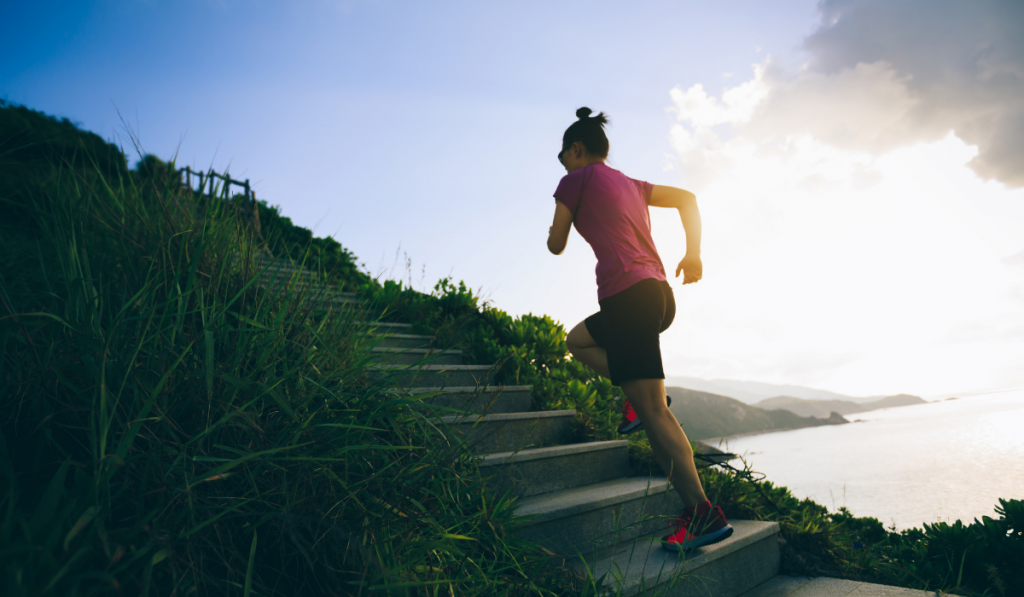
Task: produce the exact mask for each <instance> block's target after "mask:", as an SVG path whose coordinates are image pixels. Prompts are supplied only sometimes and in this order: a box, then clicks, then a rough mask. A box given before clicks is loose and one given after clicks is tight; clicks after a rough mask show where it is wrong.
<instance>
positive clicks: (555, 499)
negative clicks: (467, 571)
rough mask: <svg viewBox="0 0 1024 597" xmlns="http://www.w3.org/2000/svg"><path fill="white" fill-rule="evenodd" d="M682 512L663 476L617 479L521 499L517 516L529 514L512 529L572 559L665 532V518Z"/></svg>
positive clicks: (666, 524)
mask: <svg viewBox="0 0 1024 597" xmlns="http://www.w3.org/2000/svg"><path fill="white" fill-rule="evenodd" d="M682 510H683V504H682V500H680V499H679V496H678V495H677V494H676V492H675V491H670V490H669V483H668V480H667V479H665V478H663V477H662V478H658V477H653V478H648V477H619V478H617V479H611V480H609V481H603V482H601V483H594V484H592V485H586V486H584V487H577V488H574V489H566V490H562V491H555V492H551V493H545V494H541V495H536V496H533V497H528V498H524V499H522V500H521V501H520V502H519V506H518V508H516V511H515V513H516V516H517V517H529V518H528V519H527V520H524V521H523V523H522V524H523V526H521V527H520V528H518V529H517V530H516V531H515V533H516V536H518V537H522V538H524V539H526V540H528V541H533V542H535V543H539V544H541V545H544V546H545V547H547V548H548V549H550V550H551V551H553V552H555V553H557V554H559V555H561V556H563V557H566V558H570V559H574V558H577V557H580V556H587V555H590V554H594V553H602V552H604V551H607V550H608V549H610V548H612V547H614V546H615V545H618V544H620V543H622V542H624V541H630V540H633V539H636V538H637V537H642V536H654V535H655V534H656V533H661V534H666V533H667V532H668V531H667V529H668V524H669V521H670V520H671V519H672V518H675V517H676V516H677V515H678V514H679V513H680V512H682ZM659 536H660V535H659Z"/></svg>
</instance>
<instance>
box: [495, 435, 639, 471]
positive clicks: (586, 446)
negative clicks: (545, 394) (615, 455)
mask: <svg viewBox="0 0 1024 597" xmlns="http://www.w3.org/2000/svg"><path fill="white" fill-rule="evenodd" d="M628 447H629V440H625V439H617V440H609V441H599V442H584V443H581V444H564V445H561V446H547V447H545V448H528V449H526V450H519V451H518V452H497V453H494V454H484V455H482V456H480V461H479V462H480V466H501V465H503V464H519V463H522V462H529V461H531V460H540V459H543V458H557V457H559V456H571V455H574V454H585V453H588V452H600V451H602V450H614V449H617V448H628Z"/></svg>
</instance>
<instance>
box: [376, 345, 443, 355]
mask: <svg viewBox="0 0 1024 597" xmlns="http://www.w3.org/2000/svg"><path fill="white" fill-rule="evenodd" d="M370 352H386V353H400V354H430V355H437V354H444V355H460V354H462V351H461V350H458V349H455V348H450V349H447V350H442V349H440V348H393V347H390V346H374V347H373V348H371V349H370Z"/></svg>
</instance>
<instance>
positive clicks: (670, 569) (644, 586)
mask: <svg viewBox="0 0 1024 597" xmlns="http://www.w3.org/2000/svg"><path fill="white" fill-rule="evenodd" d="M730 524H731V525H732V527H733V529H734V531H733V534H732V536H730V537H729V538H727V539H725V540H723V541H721V542H719V543H715V544H712V545H707V546H705V547H700V548H698V549H695V550H692V551H690V552H687V553H681V552H671V551H668V550H666V549H663V548H662V547H661V541H660V540H659V539H658V538H657V537H653V538H649V537H645V538H642V539H638V540H636V541H627V542H623V543H622V544H620V545H618V546H616V548H615V550H614V551H613V553H611V554H609V555H606V556H604V557H600V558H590V559H588V561H587V562H586V563H585V564H582V565H580V566H579V568H578V569H580V570H582V569H583V568H584V566H585V567H586V568H589V569H590V571H591V572H592V573H593V576H594V578H600V577H601V576H602V575H606V576H605V579H604V590H605V592H606V594H614V595H617V596H618V595H621V596H622V597H630V596H632V595H650V594H654V593H657V594H658V595H665V596H666V597H698V596H699V597H738V596H739V595H743V594H744V593H745V592H747V591H749V590H750V589H752V588H754V587H756V586H758V585H760V584H762V583H764V582H766V581H768V580H769V579H771V578H773V577H774V576H775V575H777V574H778V573H779V562H780V556H779V539H778V533H779V525H778V523H774V522H758V521H753V520H735V521H730ZM667 533H668V530H667V529H666V530H665V532H664V533H663V534H667ZM783 594H785V593H783ZM768 595H774V594H771V593H769V594H765V595H764V596H763V597H768ZM828 595H846V593H828ZM759 597H761V596H759Z"/></svg>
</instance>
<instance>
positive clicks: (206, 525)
mask: <svg viewBox="0 0 1024 597" xmlns="http://www.w3.org/2000/svg"><path fill="white" fill-rule="evenodd" d="M0 123H2V127H0V152H2V153H0V181H2V185H3V186H0V210H2V212H0V409H2V410H0V412H3V413H4V415H3V417H0V554H3V558H0V575H2V576H0V586H2V594H4V595H11V596H21V595H25V596H29V595H31V596H35V595H57V594H60V595H63V594H89V595H125V594H127V595H185V594H195V595H243V596H245V597H249V596H251V595H298V594H301V595H353V594H360V595H371V594H386V595H403V596H405V595H431V596H436V595H452V596H455V595H459V596H461V595H592V594H593V579H585V578H584V579H579V578H575V577H573V576H571V575H568V574H566V571H565V570H564V569H562V568H561V567H560V560H559V559H558V558H552V557H550V556H549V555H548V554H546V553H545V552H544V551H543V550H542V549H540V548H539V547H537V546H534V545H531V544H526V543H523V542H521V541H519V540H517V539H516V538H515V533H514V531H515V528H516V524H517V523H516V521H515V520H514V518H513V516H512V509H513V505H514V504H512V503H511V502H509V501H508V500H504V499H502V498H501V497H500V496H494V495H493V494H491V493H490V492H489V491H488V490H487V488H486V487H485V486H484V484H483V483H482V481H481V479H480V477H479V472H478V469H477V465H476V461H475V460H474V459H473V458H472V457H471V455H470V454H469V451H468V450H467V449H466V447H465V446H464V445H462V444H461V443H460V442H458V441H457V440H454V439H451V438H450V437H448V436H445V435H444V434H443V431H442V432H441V435H439V431H438V421H437V419H436V417H435V416H434V415H435V413H434V412H433V411H431V409H430V408H429V407H426V406H425V405H423V404H422V403H420V402H418V401H417V400H414V399H412V398H408V397H403V396H402V395H401V394H396V393H395V391H394V388H393V387H392V385H393V384H391V383H390V382H389V380H388V379H387V378H386V377H381V376H375V375H370V374H369V373H368V371H367V367H366V365H367V364H368V363H369V362H370V360H371V359H370V356H369V354H368V349H369V347H370V346H372V339H371V338H370V337H368V336H367V333H366V328H365V326H361V325H358V324H357V322H355V321H354V320H353V319H354V318H355V317H357V315H356V314H354V313H351V312H330V311H328V312H325V311H322V310H319V309H318V308H317V307H315V305H314V303H313V302H312V301H310V300H309V297H308V296H307V295H305V294H303V293H300V292H292V293H286V294H278V293H273V294H270V293H266V292H264V291H263V290H261V289H260V288H259V287H258V285H257V284H256V283H255V271H254V269H253V264H254V262H255V260H254V259H253V258H252V255H253V253H254V252H256V251H257V250H264V249H268V248H269V249H271V250H274V251H275V252H278V253H280V252H286V253H287V254H289V255H292V256H296V257H297V258H300V259H301V260H303V261H304V262H306V263H307V264H309V265H310V266H311V267H314V268H317V269H319V270H321V271H324V272H325V273H326V274H328V275H329V276H331V277H332V278H333V279H335V280H338V281H339V282H343V283H345V284H346V285H349V287H350V288H354V289H357V290H358V291H359V292H361V293H362V294H363V296H364V297H366V298H367V300H369V301H371V302H373V303H375V305H376V306H377V307H379V308H380V309H382V310H384V311H385V315H386V316H387V317H391V318H395V319H399V320H405V321H409V322H411V323H414V324H415V325H416V326H417V327H418V328H419V329H422V330H424V331H430V332H431V333H433V334H435V335H436V337H437V339H438V340H437V341H438V343H440V344H446V345H457V346H461V347H463V348H465V349H466V351H467V352H468V354H469V355H470V356H471V358H474V359H476V360H478V361H479V362H492V361H498V362H500V363H501V370H500V372H499V374H500V375H501V376H502V378H503V379H504V380H505V381H507V382H518V383H527V384H532V385H533V387H534V400H535V402H536V405H537V406H538V407H540V408H552V409H553V408H575V409H577V411H578V412H579V421H580V437H581V439H587V438H591V439H609V438H612V437H615V434H614V429H615V425H616V424H617V423H618V407H619V406H620V405H621V392H619V390H618V389H617V388H614V387H612V386H611V384H610V383H609V382H608V381H607V380H604V379H601V378H598V377H595V376H594V375H593V374H592V373H590V372H589V371H588V370H586V369H585V368H583V367H582V366H581V365H579V363H576V362H575V361H573V360H571V359H568V358H567V351H566V349H565V330H564V328H563V327H562V326H561V325H560V324H558V323H557V322H555V321H554V320H552V319H551V318H550V317H546V316H534V315H526V316H522V317H511V316H509V315H508V314H507V313H504V312H503V311H501V310H500V309H496V308H493V307H492V306H490V305H486V304H482V303H481V302H480V301H479V299H478V297H476V296H474V295H473V294H472V292H470V291H469V290H468V289H467V288H466V285H465V284H463V283H457V284H456V283H453V282H452V281H451V280H449V279H445V280H441V281H440V282H438V284H437V286H436V287H435V289H434V291H433V292H432V293H430V294H423V293H419V292H414V291H412V290H411V289H408V288H405V287H403V286H402V285H401V284H400V283H395V282H390V281H389V282H385V283H383V284H378V283H376V282H375V281H373V280H370V279H369V278H366V277H364V276H365V274H364V273H363V272H361V270H360V268H359V267H358V265H357V264H356V262H355V257H354V256H353V255H351V253H349V252H347V251H344V250H343V248H341V246H340V245H338V244H337V243H334V244H331V243H332V242H334V241H331V242H328V240H329V239H314V238H313V237H312V235H311V234H310V233H309V231H308V230H304V229H301V228H299V227H296V226H294V225H293V224H292V223H291V222H290V221H287V219H286V218H284V217H283V216H281V214H279V213H275V214H273V215H274V217H273V218H270V217H268V218H267V219H266V221H264V229H265V232H266V234H265V235H263V236H258V235H256V234H255V233H254V232H253V229H252V222H251V219H250V218H249V216H248V215H247V213H248V212H247V211H246V210H245V209H243V208H242V206H240V205H239V203H238V199H237V198H235V199H231V200H219V199H218V200H214V199H211V198H209V197H201V196H197V195H195V194H194V193H191V192H189V191H188V190H187V189H183V188H182V187H181V185H180V184H179V183H178V182H177V181H176V180H175V179H174V177H173V176H170V174H172V173H173V171H174V165H173V164H167V163H164V162H161V161H160V160H158V159H156V158H152V159H146V160H143V161H142V162H141V165H140V166H137V167H136V168H134V169H129V168H128V166H127V160H125V158H124V156H123V155H121V154H120V152H119V150H117V148H116V147H112V146H110V145H108V144H106V143H105V142H103V141H102V140H101V139H99V138H98V137H96V136H95V135H91V134H89V133H85V132H82V131H78V129H76V128H75V127H74V126H73V125H71V124H70V123H68V122H66V121H59V120H56V119H52V118H49V117H46V116H45V115H42V114H40V113H38V112H33V111H31V110H26V109H24V108H20V107H17V106H9V105H6V104H5V105H3V106H0ZM11 123H13V124H11ZM275 226H276V227H277V232H274V227H275ZM275 235H276V236H275ZM267 237H269V239H268V238H267ZM264 242H266V243H267V244H262V243H264ZM316 246H319V247H322V248H323V250H319V249H316V248H314V247H316ZM239 251H240V252H241V256H240V257H239V256H238V252H239ZM769 418H770V417H769ZM783 423H784V422H777V421H773V424H776V425H781V424H783ZM684 424H685V422H684ZM630 447H631V456H632V457H633V460H634V464H635V465H636V466H637V467H638V468H641V467H643V466H644V465H648V466H649V464H650V446H649V444H647V441H646V439H645V438H644V437H643V435H642V434H634V435H633V436H631V437H630ZM702 474H703V478H704V481H705V484H706V488H707V490H708V493H709V495H711V496H713V497H714V499H715V500H716V502H718V503H719V504H721V505H722V506H723V508H725V510H726V512H727V514H728V515H729V516H730V517H732V518H752V519H760V520H775V521H778V522H779V523H780V525H781V527H782V533H783V537H784V538H785V539H786V546H787V547H786V548H785V552H784V554H785V555H784V562H785V566H786V570H787V571H790V572H794V573H806V574H829V575H834V576H845V577H851V578H860V579H863V580H873V581H876V582H885V583H891V584H899V585H903V586H913V587H918V588H936V587H947V588H953V587H956V586H959V587H960V589H959V592H961V593H963V594H968V595H981V594H983V593H984V594H987V595H996V594H1005V595H1011V594H1020V593H1021V592H1024V574H1022V573H1021V571H1020V570H1019V567H1018V566H1016V565H1017V564H1018V563H1019V562H1020V561H1021V559H1022V558H1024V553H1022V550H1024V532H1022V531H1024V502H1020V501H1015V500H1004V501H1001V506H1000V508H1001V510H999V512H998V516H997V517H996V518H991V519H990V518H986V519H984V520H982V521H976V522H975V523H974V524H970V525H961V524H959V523H958V524H956V525H944V524H941V525H932V526H926V527H925V528H924V529H914V530H912V531H905V532H902V533H893V532H889V531H887V530H885V529H884V527H883V526H882V524H881V523H879V522H878V521H877V520H875V519H870V518H857V517H855V516H853V515H852V514H850V513H849V512H847V511H845V510H840V511H839V512H831V513H830V512H829V511H828V510H827V509H826V508H825V507H823V506H821V505H819V504H816V503H814V502H811V501H809V500H797V499H796V498H794V497H793V496H792V494H790V493H789V492H788V491H787V490H786V489H785V488H783V487H776V486H774V485H772V484H771V483H770V482H768V481H763V480H759V479H758V477H757V475H756V474H755V473H754V472H753V471H750V470H749V469H744V470H739V471H729V470H720V469H714V468H712V469H706V470H705V471H704V472H703V473H702Z"/></svg>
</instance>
